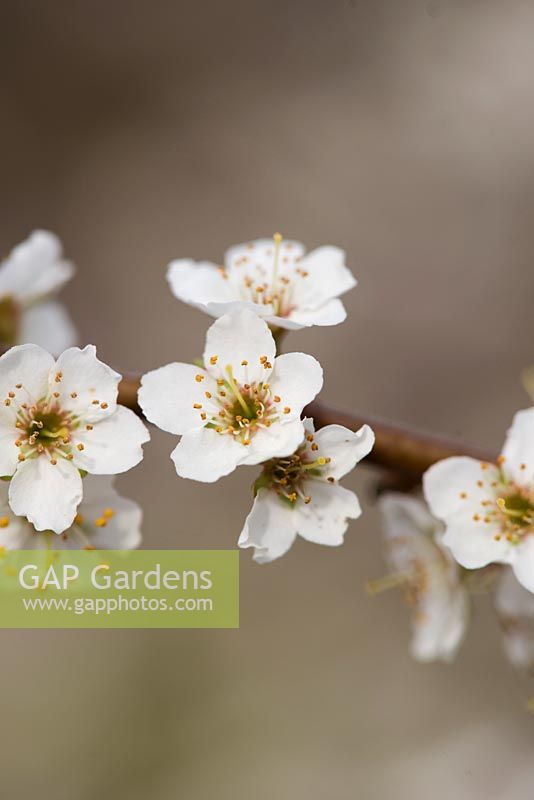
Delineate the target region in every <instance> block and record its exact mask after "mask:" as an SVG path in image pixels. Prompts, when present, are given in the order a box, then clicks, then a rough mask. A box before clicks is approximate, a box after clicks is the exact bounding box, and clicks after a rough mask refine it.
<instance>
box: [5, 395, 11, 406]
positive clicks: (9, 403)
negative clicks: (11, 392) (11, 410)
mask: <svg viewBox="0 0 534 800" xmlns="http://www.w3.org/2000/svg"><path fill="white" fill-rule="evenodd" d="M4 405H5V406H10V405H11V400H10V399H9V397H6V399H5V400H4Z"/></svg>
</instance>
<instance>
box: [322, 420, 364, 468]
mask: <svg viewBox="0 0 534 800" xmlns="http://www.w3.org/2000/svg"><path fill="white" fill-rule="evenodd" d="M314 441H315V444H316V445H317V446H318V448H319V449H318V450H317V451H316V452H315V455H316V456H317V457H320V456H323V457H325V458H330V459H331V461H330V462H329V463H328V464H327V465H326V466H325V467H324V473H325V476H330V477H332V478H335V479H336V480H339V479H340V478H342V477H343V475H346V474H347V473H348V472H350V471H351V470H353V469H354V467H355V466H356V464H358V462H359V461H361V460H362V458H365V456H366V455H368V454H369V453H370V452H371V450H372V449H373V445H374V443H375V435H374V433H373V431H372V429H371V428H370V427H369V425H363V426H362V427H361V428H360V429H359V431H356V433H354V432H353V431H351V430H349V429H348V428H344V427H343V425H327V426H326V427H325V428H321V429H320V430H319V431H317V433H315V434H314Z"/></svg>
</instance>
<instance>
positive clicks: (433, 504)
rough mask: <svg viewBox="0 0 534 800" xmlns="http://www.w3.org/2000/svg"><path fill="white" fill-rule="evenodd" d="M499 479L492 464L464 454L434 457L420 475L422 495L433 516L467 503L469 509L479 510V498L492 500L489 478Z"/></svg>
mask: <svg viewBox="0 0 534 800" xmlns="http://www.w3.org/2000/svg"><path fill="white" fill-rule="evenodd" d="M498 479H499V470H498V469H497V467H496V466H494V465H493V464H482V463H481V462H480V461H476V460H475V459H474V458H469V457H468V456H455V457H453V458H446V459H444V460H443V461H438V463H437V464H434V465H433V466H432V467H430V469H428V470H427V471H426V473H425V475H424V477H423V489H424V493H425V498H426V501H427V503H428V504H429V506H430V510H431V511H432V513H433V514H434V516H436V517H438V518H439V519H443V520H446V519H447V518H448V517H449V516H452V515H454V514H456V512H458V511H459V512H461V511H463V510H465V509H466V507H467V506H468V507H469V508H470V509H471V513H475V511H477V512H479V511H480V504H481V502H482V501H486V500H489V501H492V502H493V503H494V502H495V491H494V489H493V488H492V486H491V484H492V482H494V481H496V480H498Z"/></svg>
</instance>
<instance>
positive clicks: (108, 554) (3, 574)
mask: <svg viewBox="0 0 534 800" xmlns="http://www.w3.org/2000/svg"><path fill="white" fill-rule="evenodd" d="M238 627H239V552H238V551H237V550H12V551H2V552H1V553H0V628H238Z"/></svg>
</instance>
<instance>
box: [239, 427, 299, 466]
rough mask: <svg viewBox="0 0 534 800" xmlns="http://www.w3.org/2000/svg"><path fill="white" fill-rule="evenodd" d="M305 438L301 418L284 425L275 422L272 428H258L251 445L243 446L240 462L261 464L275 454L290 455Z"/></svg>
mask: <svg viewBox="0 0 534 800" xmlns="http://www.w3.org/2000/svg"><path fill="white" fill-rule="evenodd" d="M303 438H304V427H303V425H302V422H301V421H300V420H299V419H295V420H293V421H292V422H287V423H285V424H284V425H280V424H279V423H274V424H273V425H271V427H270V428H262V429H261V430H258V431H257V432H256V433H255V434H254V435H253V436H252V437H251V442H250V445H249V446H248V447H247V448H246V451H245V448H243V450H244V453H243V455H242V458H241V459H240V461H239V463H240V464H261V462H262V461H268V460H269V459H270V458H274V457H275V456H277V457H281V456H290V455H292V454H293V453H294V452H295V450H296V449H297V448H298V446H299V445H300V444H301V442H302V440H303Z"/></svg>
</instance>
